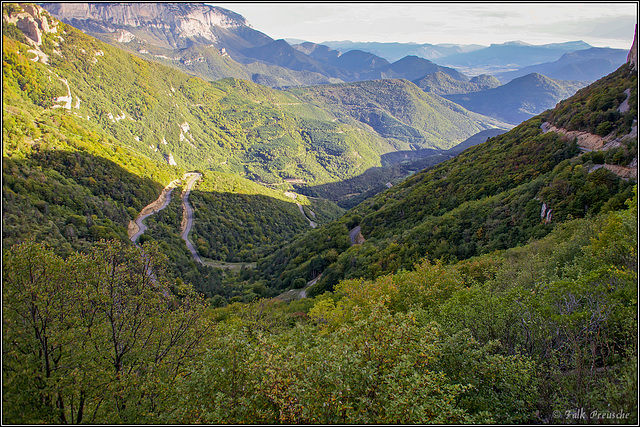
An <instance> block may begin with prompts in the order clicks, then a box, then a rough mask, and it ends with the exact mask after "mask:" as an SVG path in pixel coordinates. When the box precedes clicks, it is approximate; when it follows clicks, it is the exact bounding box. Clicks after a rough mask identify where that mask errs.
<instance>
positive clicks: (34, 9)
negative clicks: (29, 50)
mask: <svg viewBox="0 0 640 427" xmlns="http://www.w3.org/2000/svg"><path fill="white" fill-rule="evenodd" d="M19 9H22V10H21V11H15V12H10V13H8V14H3V15H2V20H3V21H4V22H7V23H10V24H15V26H16V27H18V28H19V29H20V31H22V33H23V34H24V35H25V36H26V37H27V41H28V42H29V43H31V44H32V45H36V46H40V44H42V35H43V34H44V33H54V32H56V31H57V28H56V24H55V23H54V22H53V20H52V19H51V18H50V17H49V16H48V15H49V14H48V13H46V11H44V10H43V9H42V8H41V7H39V6H36V5H33V4H27V3H24V4H21V5H20V7H19V8H18V10H19Z"/></svg>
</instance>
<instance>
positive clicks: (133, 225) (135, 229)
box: [128, 179, 180, 243]
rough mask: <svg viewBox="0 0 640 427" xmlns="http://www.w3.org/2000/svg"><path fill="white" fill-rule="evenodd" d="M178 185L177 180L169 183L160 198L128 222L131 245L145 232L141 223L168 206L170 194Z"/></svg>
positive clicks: (144, 226)
mask: <svg viewBox="0 0 640 427" xmlns="http://www.w3.org/2000/svg"><path fill="white" fill-rule="evenodd" d="M179 183H180V180H179V179H176V180H174V181H171V182H170V183H169V185H167V186H166V187H165V188H164V189H163V190H162V192H161V193H160V196H159V197H158V198H157V199H156V200H155V201H153V202H151V203H149V204H148V205H147V206H145V207H144V208H143V209H142V211H140V214H139V215H138V217H137V218H136V219H135V220H134V221H129V230H128V234H129V239H130V240H131V241H132V242H133V243H136V241H137V240H138V238H139V237H140V236H141V235H142V234H143V233H144V232H145V231H146V230H147V226H146V225H144V224H143V223H142V221H144V219H145V218H147V217H148V216H150V215H153V214H155V213H157V212H159V211H161V210H162V209H164V208H166V207H167V206H168V205H169V202H170V201H171V192H172V191H173V189H174V188H175V187H176V186H177V185H178V184H179Z"/></svg>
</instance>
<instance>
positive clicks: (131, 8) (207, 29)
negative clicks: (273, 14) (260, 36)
mask: <svg viewBox="0 0 640 427" xmlns="http://www.w3.org/2000/svg"><path fill="white" fill-rule="evenodd" d="M43 7H44V8H45V9H47V10H48V11H49V12H50V13H51V14H52V15H54V16H56V17H58V18H59V19H61V20H63V21H65V22H67V23H70V24H72V25H74V26H78V27H80V28H81V29H85V28H83V27H84V26H87V29H90V30H91V31H96V30H100V31H102V32H110V33H112V32H115V31H116V30H122V29H125V28H129V29H130V30H131V28H137V27H145V28H148V29H153V30H154V31H156V32H157V31H159V32H167V33H170V34H172V35H177V36H178V37H180V38H183V39H185V38H192V37H196V38H204V39H207V40H210V41H215V40H216V35H215V34H214V32H213V29H214V27H218V28H237V27H251V25H249V23H248V22H247V21H246V20H245V18H244V17H242V16H241V15H239V14H237V13H235V12H232V11H230V10H227V9H223V8H221V7H215V6H207V5H205V4H202V3H128V4H127V3H47V4H43ZM79 23H83V25H78V24H79ZM131 31H132V32H133V30H131ZM134 34H135V32H134ZM118 37H119V38H123V35H121V34H119V35H118ZM130 40H131V38H130V37H127V36H126V35H125V36H124V38H123V42H127V41H130ZM175 44H176V45H177V46H172V47H181V46H180V45H181V43H180V42H179V41H176V42H175Z"/></svg>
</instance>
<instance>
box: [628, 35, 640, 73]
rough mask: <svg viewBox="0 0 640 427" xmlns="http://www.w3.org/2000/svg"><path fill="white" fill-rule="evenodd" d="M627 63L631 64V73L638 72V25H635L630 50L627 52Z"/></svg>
mask: <svg viewBox="0 0 640 427" xmlns="http://www.w3.org/2000/svg"><path fill="white" fill-rule="evenodd" d="M627 63H629V64H631V68H632V69H633V71H638V24H636V29H635V32H634V34H633V44H632V45H631V50H630V51H629V55H627Z"/></svg>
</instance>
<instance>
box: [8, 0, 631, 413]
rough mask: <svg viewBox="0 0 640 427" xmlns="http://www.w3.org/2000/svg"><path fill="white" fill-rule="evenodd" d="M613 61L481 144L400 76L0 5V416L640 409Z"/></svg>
mask: <svg viewBox="0 0 640 427" xmlns="http://www.w3.org/2000/svg"><path fill="white" fill-rule="evenodd" d="M20 20H21V21H20ZM31 24H33V25H31ZM19 27H20V28H19ZM34 29H37V31H35V30H34ZM634 46H635V43H634ZM629 58H630V60H629V63H628V64H625V65H623V66H622V67H620V68H619V69H618V70H617V71H616V72H615V73H612V74H611V75H609V76H607V77H606V78H604V79H601V80H599V81H597V82H595V83H593V84H592V85H590V86H589V87H586V88H584V89H582V90H581V91H579V92H578V93H577V94H576V95H574V96H573V97H571V98H569V99H567V100H565V101H563V102H562V103H560V104H559V105H558V106H557V107H556V108H555V109H553V110H548V111H546V112H544V113H543V114H540V115H538V116H536V117H533V118H531V119H529V120H527V121H525V122H523V123H521V124H519V125H518V126H516V127H514V128H513V129H511V130H510V131H508V132H504V133H501V134H499V135H497V136H493V135H495V133H500V132H502V130H499V129H496V128H494V127H493V125H492V123H493V124H495V121H494V122H492V121H487V120H486V118H482V117H480V116H477V115H474V114H473V113H469V112H468V111H466V110H464V109H463V108H462V107H459V106H456V105H455V104H453V103H452V102H450V101H447V100H445V99H443V98H441V97H439V96H437V95H430V94H426V93H424V92H423V91H421V90H420V89H419V88H418V87H417V86H415V85H414V84H413V83H410V82H408V81H406V80H389V81H387V80H381V81H370V82H360V83H353V84H340V85H326V86H319V87H304V88H296V89H292V90H289V91H279V90H274V89H271V88H268V87H264V86H260V85H258V84H255V83H253V82H248V81H244V80H239V79H226V80H223V81H219V82H206V81H204V80H201V79H199V78H196V77H192V76H188V75H185V74H182V73H180V72H178V71H177V70H175V69H171V68H167V67H164V66H162V65H160V64H157V63H152V62H147V61H144V60H142V59H140V58H137V57H135V56H132V55H130V54H128V53H125V52H124V51H121V50H118V49H116V48H114V47H112V46H109V45H106V44H104V43H102V42H100V41H98V40H95V39H92V38H90V37H88V36H86V35H85V34H83V33H82V32H80V31H78V30H76V29H74V28H72V27H70V26H68V25H65V24H62V23H59V22H57V21H55V20H53V19H52V18H51V17H50V16H48V14H47V13H46V12H44V11H43V10H42V9H40V8H39V7H37V6H34V5H28V4H22V5H17V4H8V3H3V114H2V122H3V134H2V138H3V171H2V176H3V183H2V228H3V247H2V282H3V283H2V389H3V390H2V392H3V396H2V422H3V424H20V425H31V424H70V423H78V424H80V423H85V424H104V425H115V424H129V425H139V424H154V425H155V424H176V423H177V424H357V425H360V424H362V425H364V424H418V425H420V424H574V423H576V422H578V421H579V422H585V423H589V424H604V423H620V424H631V425H637V424H638V394H637V391H638V348H637V345H638V305H637V304H638V301H637V294H638V241H637V236H638V195H637V191H638V190H637V184H636V181H637V116H638V110H637V84H638V83H637V63H636V62H635V61H636V59H634V58H637V57H634V56H633V55H630V56H629ZM447 108H449V110H447ZM428 117H432V118H434V119H435V120H436V121H435V122H433V123H431V122H430V121H429V120H428ZM480 131H481V132H480ZM494 132H495V133H494ZM570 132H576V133H570ZM448 134H450V137H447V136H446V135H448ZM567 135H570V137H567ZM469 136H471V138H469V139H467V137H469ZM487 136H491V137H490V138H488V139H486V142H483V143H480V144H477V143H478V142H480V139H485V138H487ZM456 141H457V142H462V147H459V148H458V150H456V148H455V147H454V148H453V150H451V151H449V152H446V151H441V150H439V149H432V150H433V151H430V149H428V148H426V147H430V146H435V147H453V146H455V145H456ZM585 141H587V142H585ZM438 144H441V145H438ZM467 147H469V148H467ZM465 148H466V149H465ZM462 149H465V150H464V151H462V152H460V150H462ZM404 150H406V151H404ZM409 153H410V154H411V155H410V154H409ZM427 153H428V154H429V155H427ZM414 155H415V157H414ZM423 155H425V157H422V156H423ZM454 155H455V157H453V156H454ZM438 156H440V157H442V158H444V157H445V156H446V157H449V156H451V158H448V159H447V160H444V161H440V160H437V159H436V158H437V157H438ZM431 162H433V163H431ZM436 163H437V164H436ZM382 164H384V165H385V166H386V167H387V168H388V169H385V170H384V171H381V169H371V168H370V167H371V166H373V165H378V166H380V165H382ZM426 166H429V167H427V168H426V169H424V170H418V169H419V168H421V167H426ZM365 170H366V171H367V172H366V173H362V172H363V171H365ZM187 171H197V172H198V173H199V174H200V175H201V178H200V179H199V180H198V182H197V184H196V185H195V186H194V187H193V189H192V190H191V192H190V196H189V203H190V205H191V207H192V208H193V210H194V213H193V218H192V219H193V220H194V222H193V227H192V229H191V233H190V239H191V241H192V242H193V244H194V246H195V247H196V249H197V251H198V253H199V255H200V259H201V260H202V262H199V261H197V260H196V259H194V258H195V257H194V256H192V254H191V252H190V251H189V250H188V249H187V245H186V243H185V241H184V240H183V239H182V238H181V236H180V233H181V230H182V229H183V227H184V226H185V224H186V223H187V222H188V221H187V218H186V216H187V214H186V212H187V210H186V209H184V208H183V206H182V200H181V197H180V193H181V190H183V189H184V188H183V187H184V183H183V182H178V181H179V180H180V179H181V178H182V177H183V176H184V175H185V172H187ZM632 172H635V174H634V173H632ZM406 174H411V176H410V177H408V178H407V179H404V180H402V179H401V178H402V176H403V175H406ZM389 176H395V177H396V179H395V180H394V182H393V184H392V183H389V184H390V185H388V187H390V188H388V189H386V191H383V192H380V193H378V190H379V188H377V187H375V186H374V185H373V183H375V182H378V183H379V182H383V181H384V180H386V179H389V178H388V177H389ZM383 178H384V180H383ZM341 183H342V184H343V185H342V186H339V184H341ZM168 184H170V185H175V188H173V190H172V191H173V197H172V198H171V200H170V201H168V204H167V206H166V207H165V208H163V209H161V210H159V211H155V212H154V214H153V215H151V216H150V217H149V218H147V219H146V220H145V223H146V225H147V226H148V229H147V230H146V231H145V233H144V234H142V236H140V237H139V238H138V240H137V243H138V244H133V243H132V242H131V240H130V232H131V229H130V228H128V227H130V225H131V220H132V219H134V218H136V217H137V216H138V215H139V214H140V213H141V211H142V210H143V208H144V207H147V206H149V204H150V203H151V202H153V201H156V200H157V199H158V195H159V194H165V193H164V190H165V189H166V188H168V187H169V185H168ZM386 187H387V186H386V185H385V187H384V188H386ZM302 188H306V190H307V195H303V194H299V193H294V192H293V191H292V190H293V189H302ZM369 191H370V192H371V193H376V195H375V196H373V197H369V198H367V197H366V196H367V195H368V194H371V193H368V192H369ZM161 192H162V193H161ZM300 192H301V191H300ZM329 193H331V194H332V195H333V196H332V197H333V198H334V199H335V200H338V199H340V200H343V201H344V200H347V201H349V203H355V202H354V200H358V199H359V198H361V199H363V200H362V201H361V202H360V203H358V204H357V205H356V206H354V207H353V208H351V209H349V210H348V211H345V210H344V209H342V208H340V207H338V206H337V205H336V204H335V203H333V202H331V201H329V200H327V199H325V198H321V197H320V196H325V195H327V196H328V195H329ZM315 196H318V197H315ZM327 198H329V197H327ZM156 206H157V205H156ZM148 209H151V208H148ZM311 219H313V222H311ZM316 224H317V227H316V228H313V227H315V225H316ZM583 420H584V421H583Z"/></svg>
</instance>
